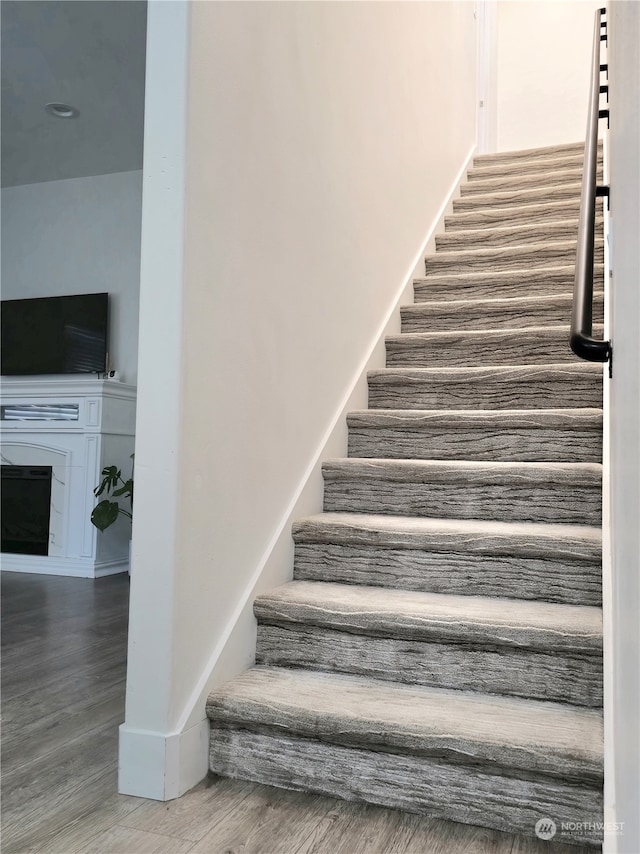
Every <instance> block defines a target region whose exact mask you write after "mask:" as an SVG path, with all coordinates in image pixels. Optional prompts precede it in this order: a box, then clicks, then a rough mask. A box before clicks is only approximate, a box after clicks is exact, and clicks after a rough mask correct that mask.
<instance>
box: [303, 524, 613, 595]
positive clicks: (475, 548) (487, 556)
mask: <svg viewBox="0 0 640 854" xmlns="http://www.w3.org/2000/svg"><path fill="white" fill-rule="evenodd" d="M293 539H294V541H295V558H294V578H296V579H302V580H305V579H306V580H310V581H332V582H341V583H343V584H354V585H358V584H364V585H367V586H378V587H386V588H395V589H402V590H418V591H425V592H434V593H451V594H454V595H465V596H470V595H476V596H497V597H505V596H507V597H508V596H509V595H510V594H511V592H512V591H516V592H517V594H516V595H517V596H518V597H519V598H521V599H538V600H543V601H549V602H565V603H569V604H588V605H596V606H597V605H600V603H601V578H600V576H601V563H602V559H601V551H602V535H601V532H600V529H599V528H597V527H590V526H583V525H557V524H543V523H532V522H504V521H491V520H487V521H480V520H477V519H470V520H466V519H437V518H429V517H415V516H413V517H412V516H392V515H389V516H385V515H380V514H373V513H372V514H366V513H353V512H348V513H319V514H316V515H315V516H308V517H305V518H303V519H300V520H299V521H298V522H296V523H295V524H294V526H293Z"/></svg>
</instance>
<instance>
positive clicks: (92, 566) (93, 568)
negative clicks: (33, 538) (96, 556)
mask: <svg viewBox="0 0 640 854" xmlns="http://www.w3.org/2000/svg"><path fill="white" fill-rule="evenodd" d="M1 561H2V564H1V565H2V572H29V573H33V574H35V575H68V576H69V577H71V578H103V577H104V576H106V575H117V574H118V573H120V572H128V570H129V561H128V560H126V559H125V560H111V561H94V560H91V559H90V558H81V557H79V558H69V557H50V556H49V555H20V554H3V555H2V559H1Z"/></svg>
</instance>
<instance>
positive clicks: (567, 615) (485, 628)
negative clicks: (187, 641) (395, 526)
mask: <svg viewBox="0 0 640 854" xmlns="http://www.w3.org/2000/svg"><path fill="white" fill-rule="evenodd" d="M254 611H255V615H256V617H257V618H258V622H262V623H269V624H274V623H275V624H282V623H304V624H309V625H314V626H323V627H326V628H334V629H340V630H341V631H348V632H352V633H364V634H371V635H381V636H385V637H390V636H393V637H399V638H415V639H421V640H426V639H431V640H443V641H444V640H447V641H449V642H451V641H453V642H457V643H474V644H476V643H477V644H485V645H487V644H488V645H497V646H514V647H522V648H526V649H537V650H557V652H558V655H562V654H563V653H570V652H580V653H590V654H592V655H600V654H601V652H602V611H601V609H600V608H593V607H585V606H578V605H557V604H550V603H548V602H526V601H523V600H518V599H498V598H488V597H481V596H451V595H442V594H440V593H416V592H412V591H406V590H385V589H383V588H380V587H356V586H354V585H350V584H335V583H334V584H332V583H329V582H313V581H292V582H289V583H288V584H284V585H282V586H280V587H276V588H275V589H273V590H271V591H270V592H268V593H265V594H262V595H261V596H258V597H257V598H256V600H255V603H254Z"/></svg>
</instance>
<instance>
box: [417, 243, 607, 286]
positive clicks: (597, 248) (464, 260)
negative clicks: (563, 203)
mask: <svg viewBox="0 0 640 854" xmlns="http://www.w3.org/2000/svg"><path fill="white" fill-rule="evenodd" d="M575 255H576V241H575V240H561V241H558V242H557V243H544V242H543V243H530V244H528V245H527V246H498V247H495V248H488V249H478V248H474V249H457V250H452V251H450V252H432V253H430V254H429V255H427V256H426V257H425V271H426V275H427V278H428V277H429V275H431V274H432V273H434V274H442V273H446V274H448V275H455V274H456V273H459V274H465V273H468V272H470V270H477V269H483V268H489V269H491V270H492V271H498V272H505V271H508V270H520V269H522V268H525V269H527V268H528V269H532V268H540V267H559V266H564V265H566V264H567V263H573V262H575ZM603 258H604V241H603V240H602V239H597V240H596V241H595V244H594V261H595V263H597V264H602V263H603Z"/></svg>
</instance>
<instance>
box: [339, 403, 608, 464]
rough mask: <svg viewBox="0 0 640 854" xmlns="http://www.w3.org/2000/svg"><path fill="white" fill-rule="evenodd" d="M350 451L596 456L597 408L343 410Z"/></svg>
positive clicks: (516, 457)
mask: <svg viewBox="0 0 640 854" xmlns="http://www.w3.org/2000/svg"><path fill="white" fill-rule="evenodd" d="M347 426H348V428H349V448H348V450H349V454H348V455H349V456H350V457H379V458H385V459H422V460H428V459H433V460H455V459H462V460H464V459H466V460H501V461H503V462H513V461H529V462H535V461H538V462H543V461H544V462H554V461H555V462H562V461H564V462H600V460H601V459H602V410H599V409H586V408H581V409H548V410H529V409H520V410H508V409H504V410H493V409H490V410H481V409H476V410H461V409H451V410H446V409H433V410H419V409H405V410H402V409H365V410H360V411H352V412H349V413H348V415H347Z"/></svg>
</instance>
